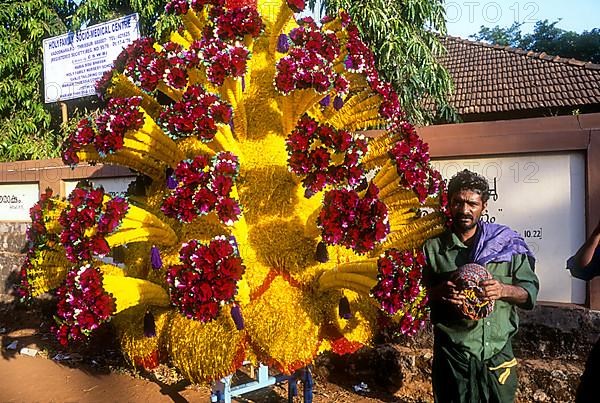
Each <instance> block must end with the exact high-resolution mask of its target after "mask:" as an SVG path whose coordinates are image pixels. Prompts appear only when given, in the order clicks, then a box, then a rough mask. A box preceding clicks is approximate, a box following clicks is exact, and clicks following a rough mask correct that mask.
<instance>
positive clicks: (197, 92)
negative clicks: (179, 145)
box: [159, 84, 233, 142]
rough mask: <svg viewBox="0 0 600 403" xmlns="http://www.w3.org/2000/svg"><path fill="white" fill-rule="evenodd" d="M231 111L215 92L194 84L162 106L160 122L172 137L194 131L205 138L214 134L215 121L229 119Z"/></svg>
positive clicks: (223, 121) (210, 138)
mask: <svg viewBox="0 0 600 403" xmlns="http://www.w3.org/2000/svg"><path fill="white" fill-rule="evenodd" d="M232 113H233V112H232V109H231V106H230V105H229V104H227V103H226V102H224V101H221V99H220V98H219V96H218V95H216V94H213V93H210V92H206V90H205V89H204V87H202V85H200V84H195V85H191V86H189V87H188V88H187V90H186V91H185V93H184V94H183V97H182V98H181V100H180V101H178V102H176V103H174V104H171V105H169V106H167V107H166V108H165V110H164V111H163V112H162V113H161V114H160V118H159V124H160V125H162V126H163V128H164V129H165V131H166V132H167V133H168V134H169V136H170V137H171V138H173V139H179V138H182V137H188V136H190V135H196V136H197V137H198V138H199V139H200V140H202V141H206V142H208V141H211V140H212V139H213V138H214V137H215V134H216V133H217V124H219V123H222V124H227V123H229V122H230V120H231V116H232Z"/></svg>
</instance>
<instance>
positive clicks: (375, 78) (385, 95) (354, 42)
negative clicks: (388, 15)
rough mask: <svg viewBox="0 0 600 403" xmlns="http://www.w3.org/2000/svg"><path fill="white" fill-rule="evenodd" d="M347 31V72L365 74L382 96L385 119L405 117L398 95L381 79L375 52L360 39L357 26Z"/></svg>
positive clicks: (380, 111)
mask: <svg viewBox="0 0 600 403" xmlns="http://www.w3.org/2000/svg"><path fill="white" fill-rule="evenodd" d="M348 18H349V17H348ZM346 30H347V32H348V43H347V44H346V48H347V49H348V56H346V60H345V61H344V66H345V68H346V70H348V71H349V72H352V73H365V74H366V75H367V82H368V83H369V86H370V87H371V89H372V90H373V91H375V92H376V93H378V94H379V95H380V96H381V99H382V102H381V106H380V107H379V114H380V115H381V116H382V117H383V118H385V119H389V120H397V119H399V118H400V117H401V116H403V113H402V109H401V108H400V101H399V99H398V94H397V93H396V92H395V91H394V89H393V88H392V86H391V84H390V83H387V82H384V81H382V80H381V79H380V78H379V73H378V72H377V69H376V68H375V57H374V56H373V52H372V51H371V50H370V49H369V48H368V46H367V45H366V44H365V43H364V42H363V41H362V39H360V33H359V31H358V28H356V26H355V25H353V24H349V23H348V24H347V28H346Z"/></svg>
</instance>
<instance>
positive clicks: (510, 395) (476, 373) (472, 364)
mask: <svg viewBox="0 0 600 403" xmlns="http://www.w3.org/2000/svg"><path fill="white" fill-rule="evenodd" d="M442 337H443V336H442ZM516 365H517V362H516V359H515V358H514V355H513V352H512V344H511V342H510V340H509V341H508V343H506V345H505V346H504V348H503V349H502V351H500V352H499V353H498V354H496V355H495V356H493V357H492V358H490V359H488V360H485V361H481V360H479V359H478V358H476V357H475V356H473V355H471V354H470V353H468V352H466V351H464V350H461V349H460V348H457V347H456V346H454V345H452V344H450V343H440V342H439V339H438V337H437V335H436V342H435V343H434V347H433V369H432V370H433V374H432V381H433V395H434V399H435V402H436V403H512V402H514V400H515V392H516V391H517V381H518V379H517V371H516V369H517V367H516Z"/></svg>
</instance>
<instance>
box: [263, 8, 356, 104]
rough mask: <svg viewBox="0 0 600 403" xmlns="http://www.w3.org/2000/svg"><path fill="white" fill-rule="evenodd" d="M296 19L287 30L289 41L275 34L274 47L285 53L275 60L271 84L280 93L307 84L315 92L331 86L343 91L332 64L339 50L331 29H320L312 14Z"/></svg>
mask: <svg viewBox="0 0 600 403" xmlns="http://www.w3.org/2000/svg"><path fill="white" fill-rule="evenodd" d="M299 23H300V26H299V27H298V28H294V29H293V30H292V31H291V32H290V34H289V41H287V38H284V37H280V38H279V41H278V49H279V50H280V51H284V50H285V51H287V52H288V54H287V56H285V57H283V58H281V59H280V60H279V61H278V62H277V65H276V69H277V72H276V73H275V88H277V90H278V91H280V92H281V93H282V94H289V93H290V92H291V91H293V90H295V89H307V88H313V89H314V90H315V91H317V92H319V93H326V92H328V91H330V90H331V89H332V88H335V90H336V91H338V93H340V94H344V91H346V92H347V91H348V86H347V85H344V81H343V80H338V77H339V75H338V74H337V73H336V72H335V69H334V66H333V63H334V60H335V59H336V58H337V57H338V56H339V54H340V42H339V40H338V38H337V36H336V35H335V34H334V33H333V32H322V31H321V30H320V29H319V27H318V26H317V24H316V23H315V22H314V21H313V20H312V18H305V19H303V20H301V21H299ZM290 42H291V43H290ZM346 82H347V81H346Z"/></svg>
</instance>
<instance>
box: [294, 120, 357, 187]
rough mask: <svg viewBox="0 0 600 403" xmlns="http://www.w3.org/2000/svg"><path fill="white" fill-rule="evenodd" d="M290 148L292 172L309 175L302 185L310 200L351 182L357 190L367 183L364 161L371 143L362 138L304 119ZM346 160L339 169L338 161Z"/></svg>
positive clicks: (297, 127) (299, 122)
mask: <svg viewBox="0 0 600 403" xmlns="http://www.w3.org/2000/svg"><path fill="white" fill-rule="evenodd" d="M317 144H318V146H317ZM286 148H287V151H288V155H289V158H288V164H289V167H290V170H291V171H292V172H293V173H295V174H297V175H305V177H304V179H303V180H302V183H303V185H304V188H305V189H306V196H307V197H310V196H312V195H313V194H315V193H317V192H319V191H321V190H323V188H324V187H325V186H327V185H341V184H344V183H345V182H347V183H348V184H349V185H350V186H356V185H358V184H360V183H361V181H363V179H364V172H363V170H362V169H361V168H360V159H361V157H362V156H363V155H364V154H365V153H366V152H367V141H366V140H365V139H364V138H362V137H358V138H354V137H353V136H352V134H350V132H348V131H346V130H336V129H335V128H333V127H331V126H329V125H319V123H318V122H317V121H316V120H314V119H313V118H311V117H309V116H308V115H304V116H302V118H300V120H299V121H298V124H297V125H296V128H295V129H294V131H293V132H292V133H291V134H290V135H289V136H288V138H287V140H286ZM342 156H343V161H342V162H341V163H340V164H339V165H336V164H335V163H334V161H336V160H341V157H342Z"/></svg>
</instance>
